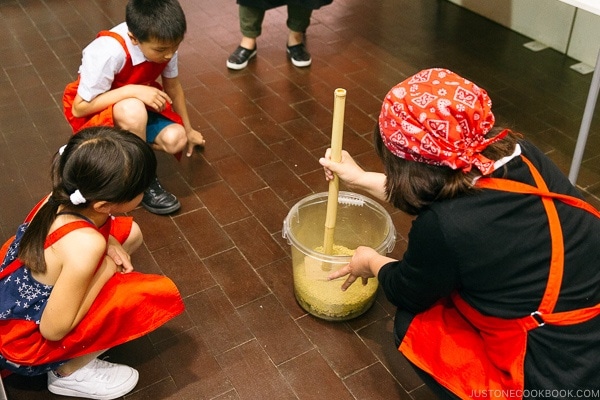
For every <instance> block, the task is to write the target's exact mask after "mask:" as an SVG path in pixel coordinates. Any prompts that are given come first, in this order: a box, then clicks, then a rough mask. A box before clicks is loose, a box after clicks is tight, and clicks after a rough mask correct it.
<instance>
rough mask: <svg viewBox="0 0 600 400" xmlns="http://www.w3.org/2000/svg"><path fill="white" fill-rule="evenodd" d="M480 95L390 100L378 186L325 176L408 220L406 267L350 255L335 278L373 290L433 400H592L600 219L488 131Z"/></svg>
mask: <svg viewBox="0 0 600 400" xmlns="http://www.w3.org/2000/svg"><path fill="white" fill-rule="evenodd" d="M494 121H495V119H494V115H493V113H492V111H491V101H490V99H489V97H488V95H487V93H486V91H485V90H483V89H481V88H479V87H478V86H477V85H475V84H474V83H472V82H470V81H468V80H467V79H464V78H462V77H460V76H458V75H457V74H455V73H453V72H451V71H448V70H445V69H437V68H436V69H428V70H424V71H421V72H419V73H417V74H416V75H414V76H412V77H410V78H408V79H407V80H405V81H403V82H401V83H400V84H398V85H397V86H395V87H393V88H392V89H391V90H390V92H389V93H388V94H387V96H386V97H385V99H384V102H383V106H382V109H381V114H380V116H379V123H378V125H377V127H376V129H375V147H376V149H377V151H378V154H379V156H380V158H381V160H382V162H383V165H384V170H385V174H379V173H374V172H366V171H364V170H362V169H361V168H360V167H359V166H358V165H357V164H356V163H355V162H354V161H353V159H352V158H351V156H350V155H349V154H348V153H347V152H343V156H342V160H341V162H339V163H336V162H332V161H331V160H330V159H329V153H327V154H326V156H325V157H324V158H322V159H321V160H320V163H321V164H322V165H323V166H324V168H325V172H326V177H327V179H331V178H332V177H333V174H334V173H335V174H337V175H338V176H339V178H340V179H341V180H342V181H343V182H345V183H346V184H347V185H348V186H349V187H350V188H353V189H357V190H363V191H366V192H368V193H370V194H371V195H372V196H374V197H377V198H379V199H381V200H385V201H389V202H390V203H391V204H393V205H394V206H395V207H397V208H399V209H400V210H402V211H405V212H406V213H408V214H410V215H415V216H416V218H415V220H414V222H413V224H412V228H411V230H410V232H409V240H408V248H407V250H406V253H405V254H404V257H403V259H402V260H400V261H398V260H394V259H391V258H389V257H385V256H382V255H380V254H378V253H377V252H376V251H374V250H373V249H370V248H367V247H359V248H358V249H357V250H356V253H355V254H354V256H353V258H352V260H351V262H350V264H348V265H347V266H346V267H344V268H342V269H341V270H339V271H337V272H336V273H334V274H332V275H331V277H330V278H331V279H336V278H339V277H342V276H347V279H346V281H345V282H344V283H343V285H342V289H343V290H344V289H346V288H347V287H348V286H350V285H351V284H352V283H353V282H354V281H355V280H357V279H359V278H361V279H362V280H365V279H369V278H372V277H377V278H378V279H379V282H380V284H381V286H382V288H383V290H384V291H385V294H386V296H387V298H388V299H389V300H390V302H392V303H393V304H394V305H396V306H397V307H398V311H397V314H396V318H395V336H396V344H397V345H398V347H399V350H400V352H402V354H404V356H405V357H406V358H407V359H408V360H410V361H411V362H412V363H413V364H414V365H415V366H416V369H417V371H418V372H419V373H420V374H421V375H422V376H423V379H424V380H425V382H426V383H428V385H430V386H431V387H432V388H433V390H435V391H436V393H438V394H439V395H440V397H442V398H462V399H473V398H474V399H477V398H494V399H522V398H539V397H546V398H548V397H552V398H568V397H588V398H589V397H591V396H593V394H594V393H598V391H599V390H600V374H598V372H597V371H599V370H600V340H599V339H598V338H599V335H600V317H598V315H599V314H600V213H598V211H596V210H595V209H594V208H593V207H592V206H590V205H589V204H588V203H586V202H585V201H583V199H582V196H581V194H580V193H579V192H578V191H577V190H576V189H575V188H574V187H573V186H572V185H571V183H570V182H569V180H568V179H567V177H566V176H565V175H564V174H563V173H562V172H561V171H560V170H559V169H558V168H557V166H556V165H554V164H553V163H552V162H551V161H550V159H548V157H546V156H545V155H544V154H543V153H542V152H541V151H540V150H539V149H537V148H536V147H535V146H533V145H532V144H531V143H529V142H527V141H525V140H523V139H522V137H521V136H520V135H518V134H516V133H514V132H511V131H510V130H507V129H504V130H503V129H497V128H494Z"/></svg>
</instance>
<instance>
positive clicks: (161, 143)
mask: <svg viewBox="0 0 600 400" xmlns="http://www.w3.org/2000/svg"><path fill="white" fill-rule="evenodd" d="M186 144H187V136H186V134H185V128H184V127H183V126H182V125H179V124H169V125H167V126H165V127H164V128H163V129H162V130H161V131H160V133H159V134H158V136H156V139H154V144H153V146H152V147H153V148H154V149H156V150H162V151H164V152H166V153H169V154H176V153H179V152H180V151H183V150H185V146H186Z"/></svg>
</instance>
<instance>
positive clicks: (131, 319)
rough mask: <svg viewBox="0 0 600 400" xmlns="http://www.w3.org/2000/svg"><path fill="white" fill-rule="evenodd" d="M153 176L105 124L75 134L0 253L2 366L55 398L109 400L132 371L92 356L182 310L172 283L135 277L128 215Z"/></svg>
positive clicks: (147, 152)
mask: <svg viewBox="0 0 600 400" xmlns="http://www.w3.org/2000/svg"><path fill="white" fill-rule="evenodd" d="M155 175H156V158H155V155H154V153H153V151H152V149H151V148H150V147H149V146H148V145H147V144H146V143H145V142H144V141H143V140H141V139H140V138H138V137H137V136H135V135H134V134H132V133H130V132H128V131H124V130H120V129H117V128H112V127H93V128H87V129H84V130H82V131H81V132H79V133H78V134H77V135H74V136H73V137H72V138H71V139H70V140H69V142H68V143H67V144H66V145H65V146H63V147H62V148H61V149H60V151H59V152H58V153H57V154H56V156H55V158H54V161H53V164H52V192H51V194H49V195H48V196H47V197H46V198H44V199H42V200H41V201H40V202H39V203H38V204H37V205H36V206H35V207H34V209H33V210H32V211H31V212H30V213H29V215H28V216H27V218H26V219H25V222H24V223H23V224H22V225H21V226H19V228H18V230H17V233H16V235H15V236H14V237H12V238H11V239H9V240H8V241H7V242H6V243H5V244H4V246H3V247H2V249H1V250H0V261H2V264H1V265H0V368H2V369H3V370H7V371H9V372H12V373H18V374H23V375H39V374H47V375H48V390H49V391H50V392H52V393H55V394H60V395H65V396H76V397H83V398H92V399H114V398H117V397H121V396H123V395H125V394H126V393H128V392H130V391H131V390H133V388H134V387H135V385H136V384H137V381H138V372H137V371H136V370H135V369H133V368H131V367H129V366H126V365H120V364H113V363H109V362H107V361H104V360H100V359H98V356H99V355H101V354H102V353H103V352H104V351H106V350H107V349H109V348H111V347H114V346H117V345H120V344H122V343H125V342H127V341H130V340H133V339H136V338H138V337H140V336H143V335H145V334H147V333H149V332H151V331H153V330H155V329H156V328H158V327H159V326H161V325H162V324H164V323H165V322H167V321H168V320H170V319H171V318H173V317H175V316H176V315H178V314H179V313H181V312H182V311H183V308H184V306H183V302H182V300H181V297H180V295H179V292H178V290H177V288H176V287H175V285H174V283H173V282H172V281H171V280H170V279H168V278H167V277H164V276H159V275H152V274H142V273H139V272H135V271H134V268H133V265H132V263H131V259H130V255H131V253H132V252H133V251H135V250H136V249H137V248H138V247H139V246H140V245H141V244H142V233H141V231H140V228H139V226H138V225H137V224H136V223H135V222H133V219H132V218H131V217H126V216H117V215H122V214H124V213H127V212H129V211H131V210H133V209H134V208H135V207H137V206H138V204H139V203H140V201H141V199H142V196H143V192H144V190H145V189H146V188H147V187H148V186H149V185H150V183H151V182H152V181H153V179H154V178H155Z"/></svg>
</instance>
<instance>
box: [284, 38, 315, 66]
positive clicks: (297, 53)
mask: <svg viewBox="0 0 600 400" xmlns="http://www.w3.org/2000/svg"><path fill="white" fill-rule="evenodd" d="M287 54H288V58H289V59H290V60H291V61H292V64H294V65H295V66H296V67H308V66H309V65H310V63H311V62H312V59H311V58H310V54H309V53H308V51H306V47H305V46H304V43H300V44H297V45H295V46H287Z"/></svg>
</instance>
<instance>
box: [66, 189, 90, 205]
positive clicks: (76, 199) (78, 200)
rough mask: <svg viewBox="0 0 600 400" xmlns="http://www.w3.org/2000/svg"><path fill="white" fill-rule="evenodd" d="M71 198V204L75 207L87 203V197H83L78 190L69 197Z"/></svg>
mask: <svg viewBox="0 0 600 400" xmlns="http://www.w3.org/2000/svg"><path fill="white" fill-rule="evenodd" d="M69 198H70V199H71V203H73V205H74V206H77V205H79V204H83V203H85V201H86V200H85V197H83V195H82V194H81V192H80V191H79V189H77V190H76V191H74V192H73V193H71V195H70V196H69Z"/></svg>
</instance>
